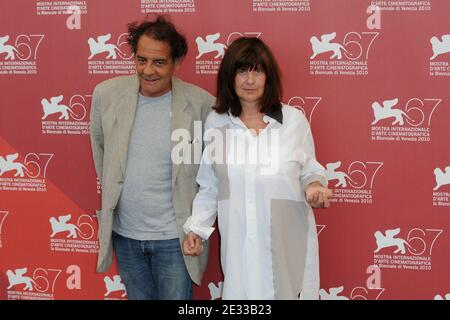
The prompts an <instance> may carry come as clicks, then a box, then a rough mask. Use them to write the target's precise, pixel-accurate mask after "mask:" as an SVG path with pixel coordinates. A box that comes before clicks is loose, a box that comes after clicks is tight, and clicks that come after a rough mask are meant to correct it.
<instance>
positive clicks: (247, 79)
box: [234, 66, 266, 105]
mask: <svg viewBox="0 0 450 320" xmlns="http://www.w3.org/2000/svg"><path fill="white" fill-rule="evenodd" d="M265 84H266V74H265V72H264V70H263V69H262V68H261V67H259V66H258V67H256V68H255V69H253V70H250V69H238V70H237V72H236V76H235V77H234V90H235V91H236V94H237V96H238V97H239V100H240V101H241V104H242V105H244V104H249V103H251V104H254V103H259V102H260V101H261V98H262V96H263V94H264V86H265Z"/></svg>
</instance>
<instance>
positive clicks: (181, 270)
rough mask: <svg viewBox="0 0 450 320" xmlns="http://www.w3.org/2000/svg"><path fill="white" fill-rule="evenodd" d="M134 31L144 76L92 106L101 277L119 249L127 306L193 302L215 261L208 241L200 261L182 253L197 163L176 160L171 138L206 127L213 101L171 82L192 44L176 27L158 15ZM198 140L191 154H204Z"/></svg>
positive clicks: (102, 91) (104, 92)
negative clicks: (99, 204)
mask: <svg viewBox="0 0 450 320" xmlns="http://www.w3.org/2000/svg"><path fill="white" fill-rule="evenodd" d="M128 27H129V29H128V32H129V37H128V43H129V44H130V46H131V48H132V50H133V53H134V58H135V62H136V72H137V76H136V75H132V76H123V77H117V78H114V79H110V80H107V81H104V82H103V83H101V84H99V85H98V86H97V87H96V88H95V90H94V93H93V100H92V109H91V143H92V151H93V157H94V162H95V168H96V171H97V175H98V177H99V178H100V181H101V184H102V189H103V190H102V209H101V211H100V212H98V213H97V217H98V220H99V241H100V253H99V257H98V264H97V271H98V272H106V271H107V270H108V269H109V266H110V265H111V261H112V252H113V249H114V251H115V253H116V258H117V265H118V269H119V274H120V276H121V278H122V280H123V282H124V284H125V287H126V291H127V294H128V298H129V299H191V298H192V281H193V282H195V283H196V284H200V281H201V277H202V274H203V271H204V269H205V266H206V262H207V244H206V243H205V250H204V253H203V254H202V255H201V256H200V257H199V258H196V257H188V256H183V254H182V251H181V244H182V243H183V240H184V237H185V234H184V231H183V229H182V226H183V224H184V223H185V221H186V219H187V218H188V217H189V216H190V214H191V206H192V200H193V199H194V197H195V194H196V192H197V184H196V182H195V178H196V174H197V169H198V165H196V164H189V163H186V162H185V163H181V164H179V163H177V162H173V161H172V158H171V152H172V149H173V148H174V147H175V146H177V145H178V142H177V141H172V139H171V134H172V132H173V131H174V130H177V129H184V130H188V131H189V133H190V135H191V137H193V128H194V121H202V123H204V121H205V120H206V116H207V115H208V113H209V111H210V109H211V107H212V106H213V105H214V102H215V100H214V98H213V97H212V96H211V95H210V94H209V93H207V92H206V91H204V90H202V89H200V88H199V87H196V86H194V85H192V84H188V83H186V82H183V81H181V80H180V79H178V78H176V77H174V76H173V74H174V72H175V70H177V69H178V68H179V67H180V64H181V62H182V60H183V58H184V57H185V55H186V53H187V43H186V39H185V38H184V36H182V35H181V34H180V33H179V32H178V31H177V30H176V28H175V27H174V25H173V24H172V23H171V22H170V21H168V20H167V19H166V18H164V17H163V16H157V18H156V19H155V21H147V22H143V23H141V24H139V25H138V24H137V23H134V24H130V25H129V26H128ZM196 137H197V138H196V139H192V140H189V141H188V142H184V143H185V145H184V146H183V148H184V149H183V150H184V151H186V152H194V150H195V149H197V150H198V148H197V147H200V150H201V144H202V139H201V135H200V136H198V135H196ZM198 144H200V145H198ZM189 149H190V150H189ZM192 245H193V246H194V245H196V244H195V243H192ZM191 279H192V281H191Z"/></svg>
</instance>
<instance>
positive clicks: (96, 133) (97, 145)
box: [90, 86, 104, 183]
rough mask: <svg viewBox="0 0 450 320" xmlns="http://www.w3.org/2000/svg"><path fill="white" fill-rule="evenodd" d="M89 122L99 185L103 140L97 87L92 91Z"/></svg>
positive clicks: (101, 169)
mask: <svg viewBox="0 0 450 320" xmlns="http://www.w3.org/2000/svg"><path fill="white" fill-rule="evenodd" d="M90 122H91V128H90V138H91V147H92V155H93V158H94V165H95V171H96V172H97V177H98V178H99V179H100V183H102V182H103V181H102V180H103V152H104V139H103V126H102V114H101V94H100V89H99V87H98V86H97V87H96V88H95V89H94V93H93V94H92V105H91V113H90Z"/></svg>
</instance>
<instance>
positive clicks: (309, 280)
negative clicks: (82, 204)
mask: <svg viewBox="0 0 450 320" xmlns="http://www.w3.org/2000/svg"><path fill="white" fill-rule="evenodd" d="M217 88H218V91H217V95H218V96H217V102H216V105H215V107H214V111H213V112H212V113H211V114H210V115H209V117H208V119H207V121H206V124H205V129H206V132H205V141H206V142H210V143H209V144H208V145H207V147H206V148H205V150H204V152H203V156H202V162H201V164H200V169H199V172H198V176H197V182H198V184H199V185H200V188H199V192H198V194H197V195H196V197H195V199H194V202H193V212H192V216H191V217H190V218H189V219H188V220H187V222H186V223H185V225H184V230H185V232H186V233H187V237H186V239H185V241H184V244H183V250H184V253H185V254H186V255H194V256H195V255H198V254H200V253H201V251H202V248H203V246H202V241H201V240H202V239H203V240H206V239H207V238H208V237H209V236H210V235H211V233H212V231H213V230H214V228H212V225H213V224H214V222H215V219H216V214H217V216H218V227H219V231H220V235H221V264H222V270H223V273H224V284H223V293H222V298H223V299H299V298H300V299H317V298H318V291H319V266H318V243H317V233H316V225H315V220H314V215H313V212H312V209H311V206H313V207H328V206H329V200H330V198H331V190H329V189H327V188H326V186H327V181H326V179H325V177H324V168H323V167H322V166H321V165H320V164H319V163H318V162H317V161H316V159H315V155H314V143H313V139H312V135H311V129H310V127H309V124H308V122H307V120H306V118H305V117H304V115H303V113H301V112H300V111H298V110H297V109H295V108H292V107H290V106H287V105H282V104H281V102H280V99H281V82H280V76H279V69H278V66H277V63H276V61H275V59H274V57H273V55H272V53H271V51H270V49H269V48H268V47H267V46H266V45H265V44H264V43H263V42H262V41H261V40H259V39H257V38H240V39H238V40H236V41H234V42H233V43H232V44H231V45H230V47H229V48H228V50H227V52H226V54H225V56H224V58H223V61H222V64H221V66H220V69H219V74H218V80H217Z"/></svg>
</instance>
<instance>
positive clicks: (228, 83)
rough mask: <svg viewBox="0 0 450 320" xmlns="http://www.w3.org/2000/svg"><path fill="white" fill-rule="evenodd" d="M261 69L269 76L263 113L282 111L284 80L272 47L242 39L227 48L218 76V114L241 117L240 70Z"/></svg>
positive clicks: (254, 40)
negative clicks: (237, 78)
mask: <svg viewBox="0 0 450 320" xmlns="http://www.w3.org/2000/svg"><path fill="white" fill-rule="evenodd" d="M257 68H261V69H262V70H263V71H264V73H265V75H266V83H265V87H264V94H263V97H262V98H261V112H262V113H269V114H270V113H277V112H280V111H281V96H282V88H281V78H280V70H279V67H278V64H277V62H276V60H275V58H274V56H273V54H272V52H271V51H270V49H269V47H268V46H267V45H266V44H265V43H264V42H263V41H262V40H260V39H258V38H245V37H242V38H239V39H237V40H235V41H234V42H233V43H232V44H231V45H230V46H229V47H228V49H227V51H226V53H225V56H224V57H223V60H222V63H221V65H220V68H219V73H218V75H217V101H216V105H215V106H214V108H213V109H214V110H215V111H216V112H217V113H226V112H228V111H230V113H231V114H232V115H233V116H235V117H239V116H240V115H241V111H242V106H241V103H240V101H239V97H238V96H237V94H236V90H235V88H234V78H235V76H236V72H237V71H238V70H242V69H243V70H254V69H257Z"/></svg>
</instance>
